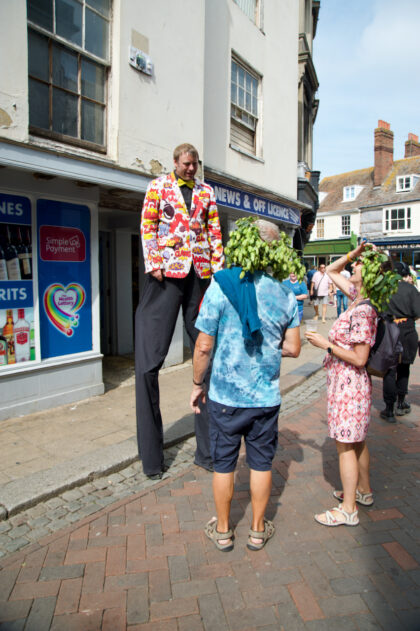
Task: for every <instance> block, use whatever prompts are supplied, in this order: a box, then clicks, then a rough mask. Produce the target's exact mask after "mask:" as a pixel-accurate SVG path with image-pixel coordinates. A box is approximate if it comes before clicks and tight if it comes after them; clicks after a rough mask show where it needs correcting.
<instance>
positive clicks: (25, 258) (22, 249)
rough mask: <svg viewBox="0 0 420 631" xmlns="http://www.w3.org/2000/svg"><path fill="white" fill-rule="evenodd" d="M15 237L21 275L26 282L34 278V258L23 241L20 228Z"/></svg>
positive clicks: (17, 229)
mask: <svg viewBox="0 0 420 631" xmlns="http://www.w3.org/2000/svg"><path fill="white" fill-rule="evenodd" d="M15 235H16V241H15V246H16V251H17V253H18V258H19V266H20V275H21V277H22V278H23V279H24V280H27V279H29V278H32V269H31V262H32V257H31V258H30V255H29V252H28V248H27V247H26V245H25V244H24V243H23V241H22V234H21V231H20V228H19V226H18V227H17V228H16V233H15Z"/></svg>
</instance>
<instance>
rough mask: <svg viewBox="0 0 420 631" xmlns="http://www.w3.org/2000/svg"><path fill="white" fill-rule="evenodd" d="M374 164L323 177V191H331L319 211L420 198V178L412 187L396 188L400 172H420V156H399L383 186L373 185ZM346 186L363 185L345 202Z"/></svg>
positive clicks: (321, 189) (341, 209)
mask: <svg viewBox="0 0 420 631" xmlns="http://www.w3.org/2000/svg"><path fill="white" fill-rule="evenodd" d="M373 170H374V167H369V168H367V169H360V170H358V171H350V172H349V173H340V174H339V175H332V176H330V177H325V178H324V179H323V180H321V182H320V185H319V192H320V193H321V192H322V193H328V195H327V196H326V197H325V199H324V200H323V201H322V202H321V204H320V206H319V212H333V211H335V212H336V211H340V212H341V211H346V210H353V209H355V208H363V207H364V206H376V205H377V206H386V205H387V204H395V203H400V202H401V203H404V202H407V201H412V200H414V199H420V180H419V181H418V182H417V184H416V186H415V187H414V189H413V190H412V191H405V192H401V193H397V192H396V186H395V183H396V178H397V176H400V175H411V174H419V175H420V156H415V157H413V158H403V159H402V160H395V162H394V164H393V167H392V169H391V171H390V172H389V173H388V175H387V176H386V178H385V180H384V182H383V183H382V184H381V186H379V187H376V188H374V187H373ZM345 186H363V187H364V188H363V189H362V190H361V191H360V193H359V195H358V196H357V197H356V199H354V200H352V201H349V202H343V188H344V187H345Z"/></svg>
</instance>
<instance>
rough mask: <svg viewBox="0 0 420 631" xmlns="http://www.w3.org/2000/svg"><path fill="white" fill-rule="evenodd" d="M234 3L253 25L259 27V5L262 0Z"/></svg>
mask: <svg viewBox="0 0 420 631" xmlns="http://www.w3.org/2000/svg"><path fill="white" fill-rule="evenodd" d="M235 2H236V4H237V5H238V7H240V9H242V11H243V12H244V13H245V15H247V16H248V17H249V19H250V20H252V21H253V22H254V24H256V25H257V26H260V5H261V2H262V0H235Z"/></svg>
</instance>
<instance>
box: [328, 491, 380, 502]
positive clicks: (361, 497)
mask: <svg viewBox="0 0 420 631" xmlns="http://www.w3.org/2000/svg"><path fill="white" fill-rule="evenodd" d="M333 495H334V497H335V499H336V500H339V501H340V502H342V501H343V499H344V493H343V491H333ZM374 501H375V500H374V499H373V493H372V491H370V493H361V492H360V491H359V489H356V502H357V503H358V504H361V505H362V506H372V504H373V502H374Z"/></svg>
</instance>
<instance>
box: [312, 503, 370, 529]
mask: <svg viewBox="0 0 420 631" xmlns="http://www.w3.org/2000/svg"><path fill="white" fill-rule="evenodd" d="M331 511H339V512H340V513H341V514H342V515H344V519H343V520H339V519H337V518H336V517H334V515H333V513H332V512H331ZM320 515H325V521H322V520H321V519H319V517H318V515H314V518H315V521H317V522H318V524H322V526H331V527H334V526H358V524H359V517H358V513H357V510H355V511H354V513H347V512H346V511H345V510H343V509H342V508H341V504H339V505H338V506H337V508H332V509H331V510H330V511H329V510H327V511H325V513H320Z"/></svg>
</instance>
